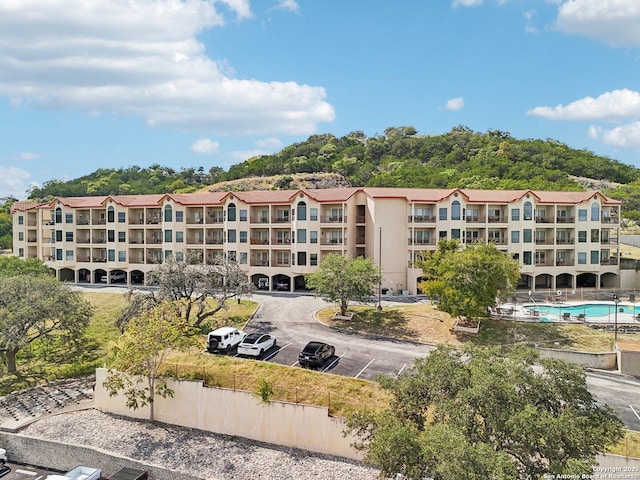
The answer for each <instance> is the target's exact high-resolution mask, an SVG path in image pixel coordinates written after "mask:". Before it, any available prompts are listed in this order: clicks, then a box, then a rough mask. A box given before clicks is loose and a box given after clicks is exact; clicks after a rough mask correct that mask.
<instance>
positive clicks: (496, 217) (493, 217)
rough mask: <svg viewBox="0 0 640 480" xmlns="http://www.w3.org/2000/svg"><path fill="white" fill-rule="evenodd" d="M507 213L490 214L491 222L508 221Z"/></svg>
mask: <svg viewBox="0 0 640 480" xmlns="http://www.w3.org/2000/svg"><path fill="white" fill-rule="evenodd" d="M507 222H508V220H507V216H506V215H489V223H507Z"/></svg>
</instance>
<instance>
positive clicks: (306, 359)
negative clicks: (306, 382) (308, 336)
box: [298, 342, 336, 368]
mask: <svg viewBox="0 0 640 480" xmlns="http://www.w3.org/2000/svg"><path fill="white" fill-rule="evenodd" d="M335 353H336V348H335V347H334V346H333V345H328V344H326V343H323V342H309V343H307V345H306V346H305V347H304V348H303V349H302V351H301V352H300V354H299V355H298V362H299V363H300V365H301V366H302V367H304V368H306V367H321V366H322V365H324V362H325V361H327V359H329V358H331V357H333V356H334V355H335Z"/></svg>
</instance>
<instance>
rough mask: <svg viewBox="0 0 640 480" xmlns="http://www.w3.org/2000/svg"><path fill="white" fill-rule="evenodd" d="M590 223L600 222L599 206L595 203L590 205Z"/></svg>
mask: <svg viewBox="0 0 640 480" xmlns="http://www.w3.org/2000/svg"><path fill="white" fill-rule="evenodd" d="M591 221H592V222H599V221H600V205H599V204H598V203H596V202H593V203H592V204H591Z"/></svg>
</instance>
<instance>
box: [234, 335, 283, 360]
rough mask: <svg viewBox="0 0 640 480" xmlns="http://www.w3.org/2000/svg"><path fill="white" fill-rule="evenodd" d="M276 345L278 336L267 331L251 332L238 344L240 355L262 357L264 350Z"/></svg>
mask: <svg viewBox="0 0 640 480" xmlns="http://www.w3.org/2000/svg"><path fill="white" fill-rule="evenodd" d="M275 346H276V337H272V336H271V335H267V334H266V333H250V334H248V335H247V336H246V337H244V340H242V342H240V345H238V355H247V356H250V357H261V356H262V354H263V353H264V352H266V351H267V350H269V349H270V348H273V347H275Z"/></svg>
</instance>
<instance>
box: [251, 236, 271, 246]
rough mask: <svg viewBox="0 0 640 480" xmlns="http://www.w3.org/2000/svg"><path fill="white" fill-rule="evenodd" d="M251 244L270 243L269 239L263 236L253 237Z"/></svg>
mask: <svg viewBox="0 0 640 480" xmlns="http://www.w3.org/2000/svg"><path fill="white" fill-rule="evenodd" d="M251 245H269V239H268V238H261V237H252V238H251Z"/></svg>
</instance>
